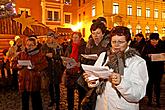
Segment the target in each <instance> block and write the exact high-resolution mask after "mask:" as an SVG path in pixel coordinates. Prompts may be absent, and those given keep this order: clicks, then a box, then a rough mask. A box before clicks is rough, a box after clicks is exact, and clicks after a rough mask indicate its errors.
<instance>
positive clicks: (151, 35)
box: [150, 33, 159, 40]
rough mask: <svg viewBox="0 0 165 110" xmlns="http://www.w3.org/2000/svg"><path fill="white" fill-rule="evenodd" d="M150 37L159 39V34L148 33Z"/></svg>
mask: <svg viewBox="0 0 165 110" xmlns="http://www.w3.org/2000/svg"><path fill="white" fill-rule="evenodd" d="M150 39H155V40H159V34H158V33H151V34H150Z"/></svg>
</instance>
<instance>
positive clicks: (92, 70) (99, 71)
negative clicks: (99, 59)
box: [81, 64, 113, 79]
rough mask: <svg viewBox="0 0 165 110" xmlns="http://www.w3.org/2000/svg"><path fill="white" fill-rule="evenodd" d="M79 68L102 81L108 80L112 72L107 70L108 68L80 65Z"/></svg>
mask: <svg viewBox="0 0 165 110" xmlns="http://www.w3.org/2000/svg"><path fill="white" fill-rule="evenodd" d="M81 66H82V68H83V70H84V71H85V72H87V73H89V75H94V76H96V77H99V78H104V79H107V78H109V76H110V74H111V73H112V72H113V69H109V67H108V66H92V65H85V64H81Z"/></svg>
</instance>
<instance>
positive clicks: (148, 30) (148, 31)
mask: <svg viewBox="0 0 165 110" xmlns="http://www.w3.org/2000/svg"><path fill="white" fill-rule="evenodd" d="M147 33H150V27H149V26H146V34H147Z"/></svg>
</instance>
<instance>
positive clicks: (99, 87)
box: [1, 17, 165, 110]
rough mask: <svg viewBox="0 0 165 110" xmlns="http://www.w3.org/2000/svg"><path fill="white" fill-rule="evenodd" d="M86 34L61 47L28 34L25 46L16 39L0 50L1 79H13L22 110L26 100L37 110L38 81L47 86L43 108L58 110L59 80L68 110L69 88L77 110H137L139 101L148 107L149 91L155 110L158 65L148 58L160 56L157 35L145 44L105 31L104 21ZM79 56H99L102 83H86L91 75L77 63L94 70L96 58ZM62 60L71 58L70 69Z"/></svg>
mask: <svg viewBox="0 0 165 110" xmlns="http://www.w3.org/2000/svg"><path fill="white" fill-rule="evenodd" d="M90 32H91V35H90V36H89V38H88V41H87V42H85V41H84V39H83V37H82V35H81V33H80V32H73V34H72V36H71V40H70V41H69V42H67V43H66V42H64V43H65V45H64V43H63V44H59V43H57V42H56V41H55V39H56V38H55V36H54V35H53V34H51V35H48V36H47V38H46V41H45V42H44V43H43V44H41V43H39V42H38V41H37V36H35V35H32V36H28V38H27V39H26V41H25V44H24V43H23V40H22V39H21V38H18V39H17V40H16V42H15V44H14V45H12V46H11V47H10V48H9V49H8V50H6V49H4V51H3V54H4V56H3V59H2V61H3V64H2V67H1V74H2V77H5V72H4V68H5V69H6V70H7V77H13V78H12V79H13V87H14V89H15V90H18V91H19V93H21V95H22V110H29V98H30V97H31V99H32V100H31V101H32V108H33V110H43V108H42V97H41V93H40V92H41V89H42V79H43V77H48V81H49V83H48V91H49V95H50V104H49V106H50V107H51V106H53V105H54V104H56V110H60V83H61V82H62V79H64V84H65V86H66V88H67V103H68V110H74V95H75V94H74V91H75V89H76V90H78V94H79V102H78V109H79V110H101V109H103V110H118V109H121V110H139V101H140V100H141V99H142V98H143V97H144V96H147V97H148V105H149V106H151V105H152V100H153V99H152V97H153V92H154V93H155V95H156V104H157V107H161V102H160V92H161V91H160V82H161V79H162V76H163V73H164V61H153V59H152V55H153V54H161V55H165V41H162V40H161V39H160V37H159V34H158V33H151V34H150V36H149V39H148V40H146V39H145V37H144V35H143V34H142V33H138V34H136V35H135V39H134V40H132V38H131V33H130V30H129V29H128V28H127V27H124V26H116V27H113V28H112V29H111V30H108V29H107V22H106V19H105V18H104V17H99V18H97V19H96V20H93V21H92V25H91V27H90ZM82 54H86V55H91V54H96V55H97V56H98V59H99V58H100V57H103V58H102V60H103V61H102V62H103V63H102V64H101V65H102V66H107V67H108V68H109V69H112V71H111V72H110V74H109V76H108V78H102V77H99V76H95V77H97V78H96V79H94V80H91V79H90V77H91V74H92V71H84V70H83V68H82V66H81V64H86V65H94V64H95V62H96V60H97V59H93V58H92V59H88V58H85V57H83V56H82ZM64 58H70V59H73V60H74V61H75V62H76V65H74V66H72V64H70V63H68V62H69V61H68V62H64ZM20 61H29V62H30V63H29V64H28V65H27V64H21V63H20ZM68 65H69V66H68ZM11 74H12V76H11ZM93 74H94V73H93ZM91 85H92V86H91Z"/></svg>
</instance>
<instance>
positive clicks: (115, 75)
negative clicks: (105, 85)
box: [109, 73, 121, 86]
mask: <svg viewBox="0 0 165 110" xmlns="http://www.w3.org/2000/svg"><path fill="white" fill-rule="evenodd" d="M109 81H110V82H111V83H112V84H113V85H116V86H117V85H119V84H120V82H121V75H120V74H119V73H112V74H111V75H110V77H109Z"/></svg>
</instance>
